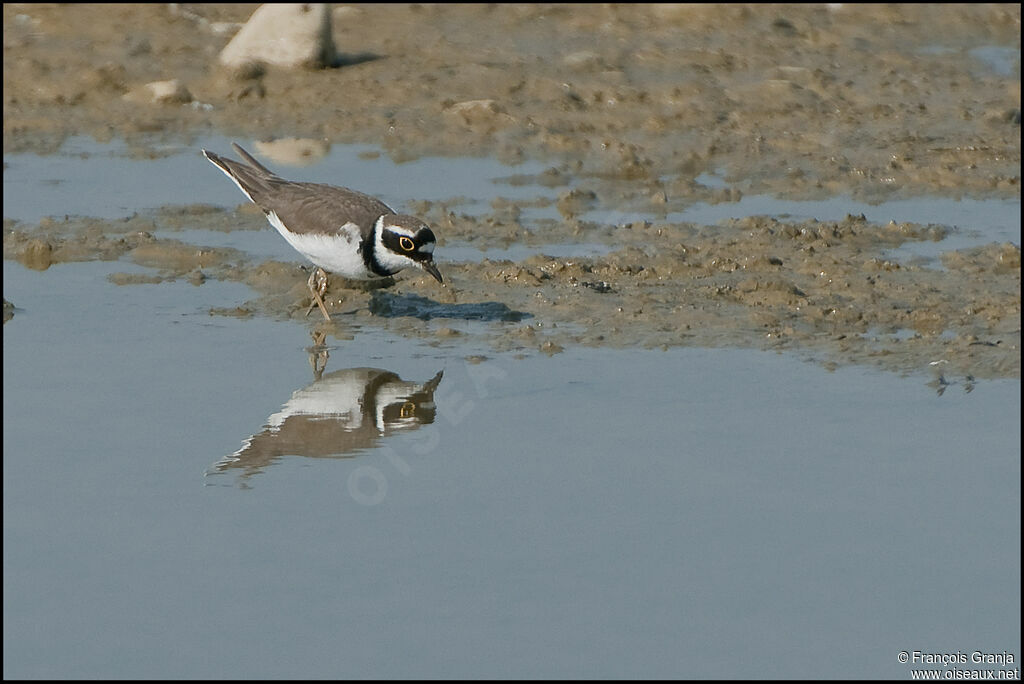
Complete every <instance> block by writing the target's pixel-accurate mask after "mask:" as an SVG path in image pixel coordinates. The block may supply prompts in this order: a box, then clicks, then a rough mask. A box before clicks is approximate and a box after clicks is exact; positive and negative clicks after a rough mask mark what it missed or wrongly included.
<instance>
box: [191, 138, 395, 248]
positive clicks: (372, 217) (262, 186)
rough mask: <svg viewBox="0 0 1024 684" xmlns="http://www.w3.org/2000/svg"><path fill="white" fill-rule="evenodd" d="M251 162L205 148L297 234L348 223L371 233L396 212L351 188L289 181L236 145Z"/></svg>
mask: <svg viewBox="0 0 1024 684" xmlns="http://www.w3.org/2000/svg"><path fill="white" fill-rule="evenodd" d="M234 148H235V150H236V151H237V152H238V153H239V154H241V155H242V157H243V158H244V159H245V160H246V162H248V163H243V162H239V161H235V160H234V159H228V158H226V157H222V156H220V155H218V154H214V153H213V152H209V151H207V150H203V154H204V155H205V156H206V158H207V159H209V160H210V161H211V162H212V163H214V164H215V165H216V166H217V167H218V168H219V169H220V170H221V171H223V172H224V173H225V174H227V176H228V177H229V178H231V180H233V181H235V183H236V184H238V187H239V188H240V189H241V190H242V192H244V193H245V195H246V196H247V197H248V198H249V199H250V200H252V201H253V203H254V204H256V206H258V207H259V208H260V209H262V210H263V211H264V212H266V213H269V212H274V213H275V214H277V215H278V217H279V218H280V219H281V221H282V222H283V223H284V224H285V225H286V226H288V229H289V230H290V231H292V232H293V233H310V232H321V233H327V234H331V233H334V232H336V231H337V230H338V229H339V228H341V226H343V225H345V224H346V223H354V224H356V225H357V226H359V229H360V231H361V232H362V233H363V235H367V234H368V233H369V231H370V230H371V229H372V228H373V224H374V223H375V222H376V220H377V218H378V217H379V216H380V215H381V214H393V213H394V212H393V211H392V210H391V208H390V207H389V206H388V205H386V204H384V203H383V202H381V201H380V200H378V199H376V198H374V197H370V196H369V195H364V194H363V193H361V192H356V191H355V190H349V189H348V188H339V187H336V186H333V185H326V184H324V183H299V182H294V181H289V180H285V179H284V178H281V177H280V176H278V175H277V174H275V173H274V172H273V171H271V170H270V169H268V168H267V167H265V166H263V165H262V164H260V163H259V162H258V161H256V160H255V159H254V158H253V157H252V155H250V154H249V153H248V152H246V151H245V150H244V149H242V148H241V147H240V146H239V145H237V144H235V145H234Z"/></svg>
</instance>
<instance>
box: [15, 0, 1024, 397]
mask: <svg viewBox="0 0 1024 684" xmlns="http://www.w3.org/2000/svg"><path fill="white" fill-rule="evenodd" d="M254 7H255V6H253V5H249V6H246V5H216V4H215V5H126V6H105V7H104V8H103V9H102V20H100V19H99V16H100V15H99V14H97V12H99V10H98V9H97V8H96V7H95V6H89V5H81V6H80V5H52V6H51V5H13V4H7V5H5V6H4V46H5V60H4V150H5V153H12V152H22V151H33V152H38V153H45V152H48V151H55V150H57V149H59V146H60V144H61V142H62V141H63V140H65V139H66V138H67V137H68V136H71V135H80V134H87V135H91V136H93V137H95V138H96V139H97V140H101V141H103V140H112V139H114V138H123V139H124V140H126V141H128V142H129V144H130V145H132V146H133V149H134V150H135V152H136V154H137V155H139V156H143V157H145V156H154V155H158V154H161V152H160V148H159V143H160V141H165V140H168V139H173V140H178V141H180V140H186V141H187V140H190V139H192V138H193V137H194V136H198V135H200V134H204V133H208V132H210V131H220V132H224V133H228V134H231V135H235V136H238V137H239V139H241V140H243V141H244V140H245V139H249V138H256V139H273V138H278V137H285V136H298V137H305V138H310V139H316V140H323V141H327V142H328V143H340V142H368V143H376V144H378V145H380V146H381V147H382V148H383V150H384V151H385V153H387V154H388V155H389V156H391V157H392V159H394V160H396V161H402V160H408V159H413V158H417V157H420V156H423V155H434V154H440V155H447V156H459V155H488V156H494V157H496V158H499V159H502V160H504V161H507V162H510V163H512V162H517V161H521V160H524V159H534V160H543V161H544V163H545V164H547V165H548V170H547V171H546V172H544V173H542V174H539V175H537V176H533V177H530V178H524V179H523V182H524V183H542V184H548V185H550V186H551V187H556V188H559V189H560V190H559V199H558V202H557V204H558V206H557V209H558V211H559V216H560V217H561V218H560V219H559V220H547V221H540V222H538V221H535V222H530V221H527V220H525V219H524V218H523V215H524V214H525V213H527V212H528V210H529V208H530V207H534V206H539V205H542V204H543V202H542V201H541V200H538V201H537V202H534V203H530V202H528V201H522V202H518V203H515V202H513V203H505V204H503V205H501V206H495V207H494V208H493V211H492V212H490V213H488V214H485V215H478V216H473V215H467V214H462V213H459V212H458V211H457V210H455V209H453V208H452V206H449V204H454V203H444V202H419V203H415V204H416V206H411V207H410V209H414V210H415V211H416V212H417V213H419V214H421V215H422V216H423V218H425V219H427V220H428V221H430V222H431V223H432V224H433V225H434V226H435V228H436V231H435V232H437V234H438V235H439V238H440V245H439V250H438V259H439V262H440V264H441V266H442V270H443V272H444V275H445V277H446V279H447V280H448V286H447V287H441V286H438V285H437V284H436V283H434V282H433V281H430V280H429V278H427V277H425V276H424V277H421V276H420V275H418V274H413V273H407V272H405V273H402V274H400V275H399V276H398V277H397V278H396V279H395V281H394V282H393V283H392V282H388V283H384V285H385V286H384V287H376V286H374V287H371V288H368V289H367V288H362V289H350V288H346V287H344V285H345V283H342V282H340V281H339V282H336V283H334V286H333V287H332V289H331V291H330V292H329V293H328V300H329V301H328V304H329V306H330V307H331V308H332V309H333V310H335V311H340V312H348V313H350V314H351V318H347V317H344V316H343V317H341V320H340V321H338V322H336V327H337V330H336V331H335V332H336V334H338V335H343V334H344V326H345V324H346V323H345V321H346V320H352V321H357V322H358V323H359V324H360V325H367V324H370V325H381V326H386V327H387V328H389V329H393V330H395V331H396V332H397V333H400V334H404V335H413V336H425V337H434V338H437V339H438V340H439V343H445V342H448V341H451V340H458V339H462V340H469V339H479V340H481V341H483V342H485V343H486V344H487V345H489V346H491V347H493V348H495V349H499V350H504V349H523V350H541V351H545V352H549V353H556V352H558V351H559V350H561V349H564V348H565V347H566V346H568V345H573V344H583V345H608V346H622V347H626V346H644V347H667V346H675V345H712V346H720V345H729V346H751V347H758V348H768V349H788V350H801V351H806V352H807V353H808V354H810V355H811V356H814V357H815V358H820V359H822V360H823V361H826V362H829V363H873V364H878V365H881V366H884V367H887V368H891V369H894V370H900V371H907V372H911V371H919V370H921V369H923V368H928V367H932V366H931V364H939V366H940V367H945V368H949V369H950V372H954V373H962V374H964V375H970V376H972V377H1019V374H1020V358H1019V357H1020V351H1019V348H1020V248H1019V245H1017V244H1010V243H1004V244H991V245H983V246H978V247H975V248H971V249H965V250H957V251H950V252H946V253H944V254H943V255H942V257H941V260H940V262H939V263H936V264H922V263H916V262H914V261H913V260H902V261H901V260H897V259H893V258H891V257H890V256H887V250H890V249H892V248H894V247H897V246H900V245H903V244H906V243H911V242H914V241H922V240H938V239H941V238H942V237H943V235H944V234H945V231H946V227H944V226H928V225H917V224H907V223H898V224H876V223H870V222H867V221H864V220H862V219H861V218H860V217H859V216H850V217H848V218H846V219H845V220H841V221H831V222H828V221H788V220H783V219H778V218H771V217H758V216H754V217H747V218H742V219H736V220H733V221H731V222H726V223H722V224H720V225H717V226H702V225H697V224H690V223H681V222H673V221H668V220H664V221H659V220H656V219H655V220H648V219H646V218H639V217H640V216H647V215H650V214H661V215H667V214H669V213H671V212H673V211H678V210H680V209H682V208H685V207H686V206H689V205H692V204H693V203H694V202H697V201H733V200H736V199H738V198H740V197H742V196H743V195H749V194H762V193H763V194H772V195H774V196H777V197H788V198H798V199H809V198H821V197H834V196H848V197H852V198H856V199H859V200H862V201H867V202H881V201H884V200H887V199H894V198H902V197H917V196H921V195H937V196H945V197H957V198H959V197H974V198H979V197H996V198H1019V196H1020V75H1019V74H1020V72H1019V51H1020V8H1019V6H1017V5H939V6H916V5H900V6H886V7H882V6H875V5H870V6H857V5H841V6H826V5H816V6H782V5H754V6H744V5H725V6H698V7H691V6H683V5H654V6H633V5H623V6H608V5H601V6H550V5H487V6H483V5H468V6H467V5H432V6H419V5H405V6H391V5H376V6H338V7H336V8H335V9H334V12H333V19H332V24H333V29H334V38H335V42H336V44H337V46H338V49H339V51H340V53H341V55H342V56H341V59H340V60H339V62H338V64H336V65H335V66H334V67H333V68H328V69H320V70H313V71H307V70H284V69H275V68H266V69H252V70H242V71H229V70H226V69H224V68H221V67H218V66H217V64H216V56H217V54H218V53H219V51H220V50H221V49H222V48H223V47H224V45H225V44H226V43H227V41H228V40H229V39H230V37H231V36H232V35H233V33H234V32H235V31H236V30H237V28H238V26H239V25H240V24H241V23H242V22H244V21H245V20H246V19H247V18H248V17H249V15H250V14H251V13H252V11H253V9H254ZM168 79H177V80H178V81H179V82H180V83H181V84H182V85H183V86H184V89H183V90H180V91H178V96H177V97H176V98H171V99H169V100H163V101H159V102H157V101H148V100H146V99H145V98H144V97H140V93H142V92H144V88H145V85H146V84H147V83H150V82H153V81H163V80H168ZM196 163H197V165H199V164H203V163H205V162H203V161H202V160H200V159H198V158H197V162H196ZM282 173H283V174H284V175H287V173H286V172H285V171H284V170H283V169H282ZM708 174H710V175H713V176H714V177H715V178H717V179H719V180H720V181H721V183H720V187H709V186H708V185H707V184H706V183H703V182H701V180H699V179H702V178H706V176H707V175H708ZM325 180H330V179H325ZM441 182H443V179H440V180H439V183H441ZM231 192H233V189H232V188H230V187H225V193H226V194H227V193H231ZM458 194H459V189H458V188H444V189H439V190H438V193H437V196H453V197H454V196H457V195H458ZM588 209H598V210H602V211H604V212H606V214H607V217H608V218H607V220H596V221H595V220H586V219H583V218H581V216H583V215H584V214H585V213H586V211H587V210H588ZM54 214H55V215H57V216H58V217H59V218H54V219H47V220H44V221H43V222H41V223H39V224H31V225H27V224H21V223H17V222H14V221H8V220H5V226H4V257H5V258H14V259H18V260H20V261H21V262H22V263H24V264H26V265H28V266H30V267H34V268H46V267H48V266H49V265H50V264H59V262H62V261H77V260H90V259H116V258H123V259H126V260H128V261H131V262H134V263H135V264H138V265H142V266H144V267H146V268H147V269H148V270H147V272H145V273H139V272H138V271H137V270H136V271H133V272H131V273H124V274H121V275H119V276H117V277H116V278H117V282H121V283H123V284H125V285H132V284H136V283H159V282H163V281H165V280H172V279H180V278H186V279H189V280H190V281H191V282H194V283H195V284H196V285H201V284H202V283H203V282H205V281H206V280H208V279H220V280H233V281H240V282H245V283H247V284H249V285H250V286H251V287H252V288H253V290H254V291H255V293H256V295H255V297H254V298H253V299H252V300H250V301H248V302H245V303H244V304H243V305H241V306H239V307H235V306H232V305H226V306H225V307H224V308H223V309H217V310H214V312H213V313H215V314H218V315H267V316H277V317H296V318H299V319H301V318H302V317H303V315H304V312H305V310H306V307H307V302H308V300H307V294H306V292H305V280H306V273H305V272H304V271H302V270H301V269H300V268H299V266H298V264H297V263H296V262H278V261H266V260H263V261H259V260H254V259H252V258H251V257H249V256H248V255H246V254H245V253H244V252H240V251H234V250H227V249H224V248H206V247H203V246H202V245H197V244H191V242H190V241H189V240H188V239H182V240H176V239H174V238H173V237H167V232H168V231H174V230H180V231H188V230H191V229H203V230H237V229H240V228H242V227H250V228H254V229H255V228H258V229H262V230H269V228H268V227H266V225H265V222H264V221H263V219H262V217H261V216H260V215H259V213H258V212H257V211H255V209H253V208H251V207H249V208H246V207H241V208H239V209H238V210H235V211H224V210H222V209H217V208H213V207H205V206H188V205H186V206H182V207H164V208H163V209H156V210H153V211H151V212H147V213H145V214H143V215H138V216H134V217H132V218H129V219H126V220H124V221H105V220H98V219H89V218H75V217H72V218H69V219H68V220H66V221H65V220H64V219H63V217H62V216H61V212H60V209H59V208H58V207H55V211H54ZM454 242H461V243H466V244H471V245H472V246H474V247H478V248H480V249H482V250H487V249H501V248H507V247H509V246H510V245H538V246H539V248H540V250H541V252H543V249H544V245H548V244H572V243H591V244H593V243H597V244H603V245H606V246H607V247H608V248H609V251H608V253H607V254H602V255H600V256H590V257H581V258H571V259H568V258H550V257H546V256H544V255H543V254H540V255H535V256H530V257H527V258H523V259H518V260H516V261H502V260H488V259H486V258H484V259H482V260H476V261H465V262H456V263H452V262H447V263H446V262H445V259H444V246H445V244H451V243H454ZM54 268H55V269H56V268H59V266H55V267H54ZM143 290H144V288H140V296H142V294H141V293H142V291H143ZM15 305H17V302H15ZM310 323H311V324H313V323H314V321H313V319H310Z"/></svg>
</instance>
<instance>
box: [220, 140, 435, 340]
mask: <svg viewBox="0 0 1024 684" xmlns="http://www.w3.org/2000/svg"><path fill="white" fill-rule="evenodd" d="M231 146H232V147H233V148H234V150H235V152H237V153H238V154H239V155H240V156H241V157H242V159H243V160H244V162H239V161H235V160H234V159H228V158H227V157H222V156H220V155H218V154H215V153H213V152H210V151H209V150H206V149H204V150H203V155H204V156H205V157H206V158H207V159H208V160H209V161H210V162H211V163H212V164H213V165H214V166H216V167H217V168H218V169H220V170H221V171H223V172H224V174H225V175H226V176H227V177H228V178H230V179H231V180H232V181H233V182H234V183H235V185H237V186H238V188H239V190H241V191H242V193H243V194H244V195H245V196H246V197H248V198H249V200H250V201H251V202H252V203H253V204H255V205H256V206H257V207H259V208H260V209H261V210H262V211H263V213H264V214H265V215H266V217H267V221H269V222H270V225H272V226H273V227H274V228H275V229H277V232H278V233H280V234H281V236H282V237H284V239H285V240H287V241H288V244H290V245H291V246H292V247H294V248H295V249H296V250H297V251H298V252H299V253H301V254H302V255H303V256H304V257H306V258H307V259H309V260H310V261H311V262H313V264H314V265H315V266H316V267H317V268H316V270H315V271H313V273H312V274H311V275H310V276H309V281H308V282H307V285H308V286H309V291H310V293H311V294H312V301H311V302H310V305H309V309H307V310H306V315H307V316H308V315H309V312H310V311H312V310H313V306H319V307H320V312H321V313H322V314H323V316H324V318H325V319H326V320H328V321H329V320H331V317H330V314H328V313H327V307H326V306H325V305H324V301H323V295H324V293H325V292H326V291H327V272H328V271H329V272H331V273H334V274H337V275H340V276H342V277H345V278H350V279H352V280H373V279H377V278H386V277H388V276H390V275H394V274H395V273H398V272H399V271H401V270H402V269H403V268H406V267H409V266H416V267H418V268H421V269H423V270H424V271H426V272H427V273H429V274H430V275H431V276H433V278H434V279H435V280H437V282H439V283H443V282H444V280H443V279H442V278H441V272H440V271H439V270H438V269H437V266H436V265H435V264H434V246H435V245H436V243H437V239H436V238H435V236H434V233H433V231H432V230H431V229H430V227H429V226H428V225H427V224H426V222H424V221H423V220H422V219H419V218H416V217H415V216H408V215H405V214H398V213H395V211H394V210H392V209H391V207H389V206H388V205H386V204H384V202H382V201H380V200H379V199H377V198H376V197H371V196H370V195H366V194H364V193H361V192H357V191H355V190H350V189H348V188H343V187H338V186H334V185H327V184H325V183H307V182H298V181H290V180H286V179H284V178H281V177H280V176H278V175H277V174H276V173H274V172H273V171H271V170H270V169H268V168H267V167H265V166H263V165H262V164H260V163H259V162H258V161H256V159H254V158H253V156H252V155H251V154H249V153H248V152H246V151H245V150H244V149H242V146H241V145H239V144H237V143H231Z"/></svg>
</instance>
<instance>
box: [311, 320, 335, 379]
mask: <svg viewBox="0 0 1024 684" xmlns="http://www.w3.org/2000/svg"><path fill="white" fill-rule="evenodd" d="M310 337H312V338H313V346H312V347H309V349H308V351H309V365H310V367H311V368H312V369H313V379H314V380H319V379H320V378H321V377H322V376H323V374H324V369H325V368H326V367H327V359H328V358H330V352H329V351H328V350H327V346H326V345H325V344H324V341H325V340H326V339H327V332H326V331H324V330H314V331H313V332H311V333H310Z"/></svg>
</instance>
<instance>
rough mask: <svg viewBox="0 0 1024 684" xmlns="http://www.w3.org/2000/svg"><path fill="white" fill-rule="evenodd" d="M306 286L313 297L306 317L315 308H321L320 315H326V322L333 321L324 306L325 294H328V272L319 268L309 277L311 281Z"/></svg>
mask: <svg viewBox="0 0 1024 684" xmlns="http://www.w3.org/2000/svg"><path fill="white" fill-rule="evenodd" d="M306 284H307V285H308V286H309V292H310V294H311V295H313V301H311V302H310V303H309V308H308V309H306V315H307V316H308V315H309V312H310V311H312V310H313V307H314V306H319V307H320V313H322V314H323V315H324V320H328V321H329V320H331V316H330V314H328V313H327V307H326V306H324V293H325V292H327V272H326V271H324V269H322V268H319V267H318V268H317V269H316V270H315V271H313V272H312V273H311V274H310V275H309V280H308V281H307V283H306Z"/></svg>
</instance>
